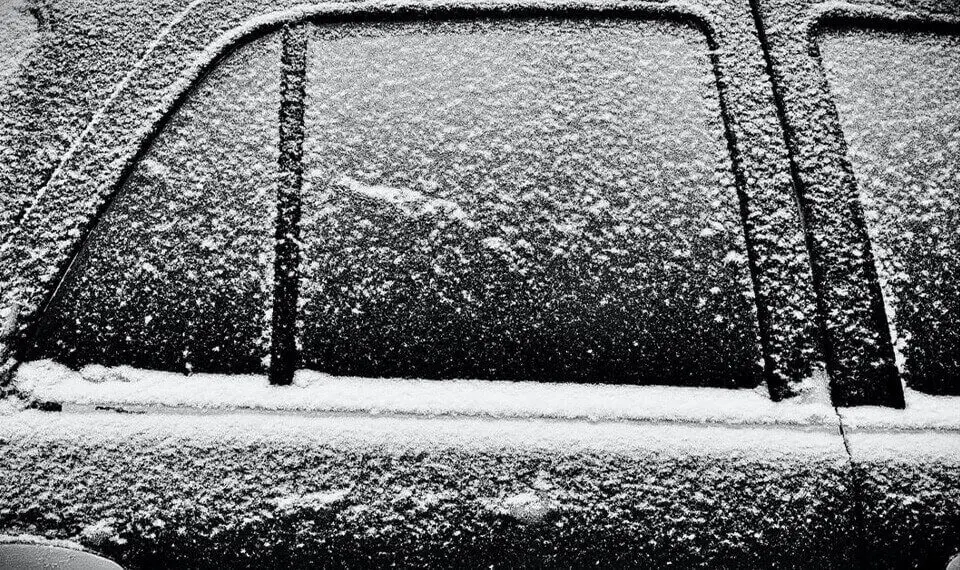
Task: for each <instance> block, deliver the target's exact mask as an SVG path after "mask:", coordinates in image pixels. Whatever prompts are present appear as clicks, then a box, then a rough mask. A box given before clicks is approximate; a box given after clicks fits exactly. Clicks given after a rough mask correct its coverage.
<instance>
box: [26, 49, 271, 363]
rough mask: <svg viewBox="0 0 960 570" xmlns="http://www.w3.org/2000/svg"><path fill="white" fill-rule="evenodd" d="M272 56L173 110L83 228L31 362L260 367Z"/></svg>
mask: <svg viewBox="0 0 960 570" xmlns="http://www.w3.org/2000/svg"><path fill="white" fill-rule="evenodd" d="M279 63H280V50H279V40H278V39H277V38H272V39H266V40H261V41H258V42H256V43H253V44H250V45H247V46H245V47H242V48H241V49H240V50H238V51H237V52H236V53H234V54H232V55H231V56H229V57H228V58H227V59H226V60H225V61H224V62H223V63H221V64H220V65H219V66H218V67H217V68H216V69H215V70H214V71H213V72H212V73H211V74H210V76H209V77H207V78H206V79H205V80H203V81H202V82H201V83H200V85H199V86H198V87H197V88H196V89H195V91H194V92H193V93H192V94H191V95H190V96H189V98H188V99H187V100H186V102H185V103H184V105H183V106H182V107H181V108H180V109H179V110H177V112H176V113H175V115H174V116H173V117H172V119H171V120H170V122H169V123H168V124H167V125H166V127H165V128H164V130H163V131H162V132H161V133H160V135H159V137H158V138H157V139H156V140H155V141H154V143H153V144H152V146H151V147H150V148H149V150H148V151H147V152H146V154H145V156H143V157H142V159H141V160H140V161H139V162H138V163H137V165H136V167H135V169H134V170H133V172H132V174H131V175H130V176H129V178H128V179H127V180H126V181H125V182H124V184H123V186H122V187H121V189H120V191H119V194H118V197H117V199H116V200H115V202H114V203H113V204H112V205H111V206H110V208H109V209H108V211H107V212H106V214H105V216H104V217H103V219H102V220H101V221H100V222H99V224H98V225H97V226H96V228H95V229H94V231H93V233H92V235H91V237H90V239H89V240H88V241H87V243H86V245H85V247H84V249H83V250H82V251H81V253H80V255H79V256H78V257H77V259H76V261H75V262H74V264H73V266H72V267H71V269H70V270H69V272H68V274H67V276H66V278H65V280H64V282H63V284H62V285H61V287H60V289H59V290H58V292H57V294H56V296H55V298H54V300H53V303H52V305H51V306H50V308H49V309H48V311H47V312H46V314H45V317H44V319H43V321H42V323H41V329H40V334H39V336H38V345H37V350H36V351H35V352H36V354H35V355H34V356H35V357H56V358H58V359H60V360H63V361H66V362H71V363H75V364H82V363H86V362H96V363H103V364H131V365H135V366H142V367H147V368H160V369H172V370H184V371H189V370H230V371H249V370H256V369H260V368H261V367H262V363H261V360H262V359H263V358H264V356H265V355H266V354H267V349H266V339H265V337H266V335H267V332H266V331H267V330H268V321H267V318H266V317H267V310H268V309H269V305H270V302H269V299H270V294H271V292H272V283H271V280H272V275H271V273H272V263H273V247H274V246H273V234H274V230H273V227H274V217H275V201H276V185H275V179H276V173H277V144H278V143H277V138H278V131H279V126H278V108H279V67H280V66H279Z"/></svg>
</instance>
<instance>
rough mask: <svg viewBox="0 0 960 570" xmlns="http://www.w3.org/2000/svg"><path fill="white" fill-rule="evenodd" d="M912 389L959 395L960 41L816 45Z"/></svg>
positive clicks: (848, 36) (905, 34) (936, 38)
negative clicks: (835, 105) (844, 140)
mask: <svg viewBox="0 0 960 570" xmlns="http://www.w3.org/2000/svg"><path fill="white" fill-rule="evenodd" d="M819 47H820V52H821V54H822V57H823V63H824V66H825V69H826V73H827V77H828V79H829V82H830V88H831V91H832V93H833V95H834V97H835V100H836V104H837V108H838V111H839V115H840V122H841V125H842V127H843V133H844V137H845V139H846V142H847V145H848V156H849V159H850V161H851V163H852V166H853V170H854V174H855V176H856V179H857V183H858V187H859V191H860V200H861V203H862V206H863V210H864V215H865V219H866V225H867V230H868V232H869V235H870V239H871V242H872V248H873V254H874V256H875V258H876V261H877V268H878V274H879V277H880V281H881V287H882V289H883V294H884V298H885V301H886V303H887V307H888V315H889V316H890V317H891V318H890V320H891V323H892V328H893V330H892V333H893V336H894V342H895V346H896V349H897V352H898V357H899V360H900V365H901V367H902V369H903V371H904V372H905V375H906V377H907V381H908V383H910V384H912V385H914V386H915V387H918V388H921V389H924V390H929V391H932V392H952V393H960V382H958V381H957V378H960V267H958V255H957V254H958V251H960V237H958V236H960V234H958V232H957V229H958V228H960V194H958V192H960V63H958V62H960V35H957V34H956V33H939V32H937V33H934V32H928V31H923V30H895V29H867V28H850V27H832V28H830V29H827V30H825V31H824V32H823V33H822V34H821V35H820V37H819Z"/></svg>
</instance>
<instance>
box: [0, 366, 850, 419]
mask: <svg viewBox="0 0 960 570" xmlns="http://www.w3.org/2000/svg"><path fill="white" fill-rule="evenodd" d="M809 384H810V387H809V390H808V392H807V394H806V395H803V396H800V397H798V398H793V399H791V400H788V401H784V402H773V401H771V400H770V398H769V396H768V394H767V391H766V388H765V387H764V386H761V387H759V388H757V389H752V390H750V389H741V390H731V389H723V388H688V387H676V386H633V385H619V386H618V385H600V384H552V383H536V382H509V381H490V380H443V381H437V380H419V379H400V378H355V377H336V376H330V375H327V374H322V373H318V372H312V371H306V370H303V371H300V372H298V373H297V375H296V377H295V380H294V384H293V385H292V386H287V387H281V386H272V385H270V384H269V382H268V380H267V377H266V376H265V375H226V374H194V375H191V376H183V375H181V374H177V373H172V372H158V371H150V370H141V369H136V368H132V367H128V366H119V367H113V368H108V367H104V366H98V365H89V366H86V367H84V368H82V369H81V370H79V371H76V370H71V369H69V368H67V367H66V366H63V365H61V364H57V363H55V362H53V361H49V360H41V361H35V362H27V363H24V364H22V365H21V366H20V368H19V370H18V372H17V374H16V376H15V378H14V380H13V387H14V388H15V390H16V391H17V392H18V393H19V394H20V395H21V396H22V397H24V398H25V399H27V400H32V401H42V402H58V403H60V404H62V405H63V406H64V409H68V410H69V407H70V406H94V407H108V408H123V409H125V410H130V411H135V410H144V409H153V408H171V407H172V408H180V409H196V410H203V411H224V412H229V411H234V410H256V411H269V412H301V413H304V412H305V413H363V414H372V415H420V416H465V417H488V418H548V419H576V420H588V421H641V422H644V421H648V422H679V423H723V424H733V425H795V426H835V425H836V424H837V421H838V419H837V415H836V412H835V410H834V409H833V407H832V406H831V405H830V403H829V399H828V396H827V394H828V391H827V387H826V377H825V376H823V375H821V376H817V377H814V378H812V379H811V380H810V381H809Z"/></svg>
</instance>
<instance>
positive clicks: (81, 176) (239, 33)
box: [0, 0, 815, 395]
mask: <svg viewBox="0 0 960 570" xmlns="http://www.w3.org/2000/svg"><path fill="white" fill-rule="evenodd" d="M446 5H449V4H446ZM444 6H445V4H444V3H443V2H436V3H430V4H429V6H426V5H420V4H419V3H399V4H390V5H389V6H387V9H388V10H400V11H412V12H417V11H423V12H424V13H426V12H429V11H431V10H441V11H442V10H443V9H444ZM476 6H477V7H479V8H490V9H495V10H503V11H505V12H509V11H510V10H513V9H515V8H516V6H515V5H513V4H510V3H505V2H479V3H477V4H476ZM542 7H543V8H544V9H545V10H550V9H553V8H556V7H558V5H557V4H556V3H552V2H546V3H543V5H542ZM582 7H583V8H584V9H587V10H588V11H591V12H593V11H597V12H598V13H599V12H602V11H603V10H606V9H609V8H617V9H620V10H627V11H631V12H632V11H636V12H637V13H642V14H645V15H663V14H675V13H678V12H683V13H686V12H688V11H692V12H693V13H695V14H697V15H698V16H700V17H704V18H706V19H708V20H709V21H710V22H709V23H710V24H711V25H712V26H713V27H715V28H723V30H724V33H722V34H719V35H718V36H717V37H722V38H723V41H724V42H727V45H725V46H724V49H721V50H719V51H717V52H715V53H712V54H711V57H713V56H716V57H718V58H719V59H720V60H721V67H722V68H723V71H724V73H725V74H726V78H727V80H728V81H727V84H728V85H734V86H745V87H744V89H742V90H739V87H738V88H737V89H734V90H733V91H732V92H731V93H729V94H728V96H729V100H728V101H727V103H728V104H729V105H730V108H732V109H735V110H736V109H738V110H739V111H737V112H738V113H742V117H743V118H744V120H742V121H737V122H735V123H733V124H731V125H730V128H731V129H732V131H733V133H734V134H736V135H737V137H738V138H739V140H741V141H743V140H748V139H751V138H752V139H753V140H754V142H759V141H761V140H762V141H764V142H763V144H764V145H765V148H764V152H763V156H762V157H760V156H759V155H756V156H755V153H753V152H742V153H741V156H742V159H743V168H744V173H745V181H746V182H745V184H746V187H745V190H744V191H745V192H746V194H747V195H748V198H749V200H748V203H747V206H748V210H749V211H748V216H749V218H750V219H751V225H750V228H749V230H748V231H749V232H752V233H753V235H754V237H755V238H756V241H755V244H754V245H755V247H756V249H755V251H756V252H757V256H756V259H755V262H756V263H757V264H758V265H757V267H759V268H760V269H759V270H760V274H759V275H757V276H756V286H757V287H758V290H757V294H756V297H754V292H753V291H752V290H751V289H752V287H751V284H750V283H747V282H744V283H741V284H742V285H743V286H744V288H743V289H742V291H741V292H742V294H743V295H744V297H745V299H746V301H745V302H746V305H745V306H744V308H746V309H748V310H744V311H737V314H738V315H742V316H743V318H742V320H741V321H740V324H743V323H745V322H746V323H749V322H750V320H751V318H748V316H749V313H750V311H749V308H750V307H752V304H753V299H754V298H756V299H757V300H758V302H759V303H760V304H761V306H762V307H766V306H767V304H768V303H769V304H770V307H772V309H771V311H770V315H771V319H772V321H771V322H773V323H775V324H776V326H772V327H771V330H770V331H769V332H770V335H769V337H768V338H769V339H770V340H769V347H768V355H767V362H766V365H767V367H768V369H769V370H771V371H772V374H773V376H772V377H771V379H772V380H775V381H776V382H777V384H776V385H777V386H782V387H781V388H775V389H776V390H779V392H778V393H779V394H780V395H785V394H789V393H790V392H791V390H790V388H789V387H788V384H789V383H790V382H795V381H797V380H798V379H800V378H802V377H803V376H805V375H806V372H807V369H808V368H809V365H810V363H811V361H813V360H815V354H814V353H813V352H814V349H813V342H812V340H811V338H810V336H809V334H808V333H809V332H810V322H809V315H810V314H812V311H810V310H808V309H810V307H812V304H811V302H810V301H811V299H812V297H811V296H810V287H809V282H808V281H809V280H808V275H807V274H806V267H807V265H806V261H805V254H804V252H803V243H802V236H801V234H800V233H799V223H798V220H797V219H796V217H795V216H793V215H792V214H791V212H792V210H791V208H792V205H791V198H790V196H789V192H788V191H785V190H788V186H789V185H788V184H787V185H784V179H783V174H784V173H785V172H786V168H785V165H786V163H785V161H784V160H783V149H782V148H780V147H779V146H778V143H777V139H776V137H770V136H769V133H771V132H773V131H775V130H776V118H775V116H774V115H773V114H772V113H770V112H768V110H765V108H764V107H763V106H762V105H757V104H756V103H757V100H758V99H757V97H760V96H759V94H760V93H762V92H764V91H763V89H762V88H761V86H765V85H766V84H765V83H764V79H763V78H762V76H761V74H760V73H758V70H759V69H760V67H759V66H758V65H756V64H757V62H758V61H759V60H758V59H757V57H758V53H757V51H756V50H755V46H753V45H752V44H750V42H749V41H746V39H749V38H752V35H751V34H752V31H751V30H750V27H749V26H745V25H742V23H741V20H742V18H741V17H740V16H742V14H741V12H742V11H743V7H742V6H731V5H726V4H723V3H720V2H712V3H711V5H710V7H709V9H708V8H705V7H703V6H700V7H691V6H680V7H678V6H673V5H663V6H660V5H652V4H651V5H647V4H644V5H642V6H633V5H626V4H622V3H617V2H610V3H597V4H591V5H589V6H582ZM382 8H384V5H383V4H380V3H377V2H358V3H350V4H339V3H321V4H315V5H310V6H304V5H297V4H295V3H286V4H285V3H266V2H255V1H251V2H245V3H243V4H229V5H225V4H221V3H219V2H217V1H213V0H210V1H208V2H203V1H199V0H195V1H192V2H186V1H183V2H180V1H178V2H165V3H149V2H145V3H137V4H131V5H130V6H126V7H124V9H122V10H117V9H116V7H115V6H114V5H113V4H112V3H90V2H77V1H66V0H65V1H64V2H58V3H56V4H53V5H44V11H43V14H42V16H43V19H44V22H45V26H46V25H49V26H50V27H51V28H52V29H56V30H57V34H50V35H45V36H44V43H43V44H42V45H41V46H40V47H39V48H38V51H37V52H36V54H35V57H36V65H35V66H34V69H35V70H36V72H37V73H36V74H35V75H32V76H31V77H30V78H29V79H30V83H29V85H25V86H24V87H25V88H24V90H23V91H22V92H20V93H19V94H18V95H17V96H16V97H15V99H16V100H14V101H12V102H11V103H10V105H8V106H6V107H5V108H4V113H3V114H2V116H3V120H4V121H5V123H4V128H3V129H0V132H2V134H0V136H2V137H3V143H2V147H3V152H2V153H0V154H3V157H2V161H0V182H2V184H3V185H4V188H5V190H6V191H5V193H4V195H3V200H4V207H3V208H0V212H2V213H0V216H2V218H0V231H2V233H3V234H4V236H5V239H6V244H5V245H4V247H3V248H2V252H0V255H2V263H3V264H4V265H10V266H17V267H21V268H22V271H20V272H18V273H17V274H15V275H4V277H3V280H4V282H3V286H2V290H3V291H4V304H5V305H13V304H16V305H18V306H20V307H22V310H21V311H20V315H21V319H20V321H19V322H18V323H17V326H18V327H23V326H26V325H27V324H29V322H30V320H31V319H32V317H33V316H34V315H35V314H36V310H37V307H38V305H39V303H40V302H41V301H40V300H41V299H43V298H45V297H46V295H47V294H48V293H49V292H50V289H52V288H54V287H56V286H57V284H58V282H59V275H58V269H57V268H59V267H64V266H65V265H67V260H66V259H65V256H66V255H68V253H69V252H70V251H71V250H72V247H73V246H74V245H75V244H76V242H77V239H78V238H79V236H82V235H83V234H84V231H85V230H84V228H85V227H86V225H87V223H88V222H89V220H90V219H91V217H92V216H93V215H94V212H96V211H98V209H99V208H100V205H101V204H102V203H103V201H104V199H105V198H107V197H108V196H109V194H110V191H111V188H112V187H113V185H114V184H115V183H116V181H117V178H118V177H119V174H120V172H121V169H122V167H123V166H124V165H125V164H126V163H127V161H129V160H131V159H132V158H133V157H134V156H135V154H136V152H137V150H138V149H139V148H140V145H141V143H142V142H143V139H144V137H145V136H147V135H148V134H149V133H151V131H152V130H153V129H155V128H156V126H157V124H158V123H157V121H158V120H159V118H160V117H162V115H163V114H164V112H165V110H166V109H167V108H168V107H169V105H170V104H171V103H172V102H173V101H175V100H176V99H177V96H178V94H179V93H181V92H183V91H184V90H186V89H187V88H188V87H189V86H190V85H191V83H192V82H193V81H194V80H196V79H197V78H198V77H199V76H201V75H202V74H203V73H204V72H205V70H206V65H207V64H208V63H210V62H211V61H212V60H213V59H214V58H216V57H218V56H220V55H222V54H225V53H227V52H229V51H231V49H232V48H231V46H232V44H233V43H235V42H237V41H238V40H241V39H243V38H245V37H247V36H249V35H250V34H251V33H252V32H257V31H262V30H266V29H269V28H270V27H271V26H274V25H276V24H278V23H281V22H284V21H288V20H291V19H301V18H306V17H312V16H318V15H325V14H327V15H328V14H343V13H357V12H363V11H370V10H377V9H382ZM668 19H671V18H668ZM91 21H96V22H98V24H99V27H97V28H92V27H91V26H90V25H89V24H88V23H89V22H91ZM665 25H666V26H667V27H675V26H674V25H673V24H665ZM708 27H709V26H708ZM690 32H692V35H693V36H696V38H695V42H696V43H701V42H702V40H703V38H702V36H701V35H700V32H699V31H697V30H688V33H690ZM734 53H735V54H736V57H735V58H734V57H733V56H729V57H728V55H727V54H734ZM704 55H706V53H705V51H703V52H700V57H703V56H704ZM744 57H747V58H752V59H753V61H754V64H752V65H747V66H741V65H739V64H738V65H730V63H732V61H733V60H734V59H736V60H737V61H740V60H741V59H742V58H744ZM727 59H730V61H726V60H727ZM709 66H710V64H709V63H705V65H704V66H702V67H700V68H699V70H698V73H701V72H703V71H705V70H709ZM701 77H702V79H703V80H704V82H705V83H706V84H705V85H703V86H699V87H697V89H698V90H700V89H704V90H707V91H708V92H710V91H709V90H710V88H711V87H712V86H713V85H714V82H715V77H711V76H710V74H709V73H706V74H702V75H701ZM734 91H735V92H734ZM760 98H761V99H762V97H760ZM565 105H566V103H564V102H556V103H555V104H553V105H551V106H550V109H552V110H554V111H555V112H560V111H557V110H558V109H559V110H561V111H562V110H563V109H565V108H566V109H569V108H570V106H569V105H566V106H565ZM710 105H715V103H710V102H709V101H708V108H707V110H708V111H710V110H711V109H709V106H710ZM7 109H13V110H15V111H14V112H11V113H7V112H6V110H7ZM17 109H31V112H30V113H28V114H24V113H21V112H19V111H16V110H17ZM611 116H615V115H613V114H610V113H604V112H601V113H597V114H596V115H595V116H593V118H595V119H596V120H597V121H600V122H602V121H608V120H610V117H611ZM716 119H717V117H716V116H714V117H713V119H712V120H714V121H716ZM711 128H715V126H714V127H711ZM771 129H772V130H771ZM717 132H718V131H716V130H714V132H713V133H712V134H713V135H716V134H717ZM757 137H760V138H757ZM566 142H567V143H570V144H572V143H573V142H574V141H573V140H572V139H570V140H569V141H566ZM741 144H742V143H741ZM721 145H722V142H721ZM780 146H782V145H780ZM465 148H469V146H468V147H465ZM508 148H509V147H506V146H505V147H504V150H508ZM718 156H719V155H718ZM772 157H773V159H772V160H771V158H772ZM724 158H727V157H724ZM51 172H52V176H50V178H49V179H47V175H48V174H49V173H51ZM353 178H354V179H356V180H361V179H362V177H357V176H355V177H353ZM726 182H728V181H725V182H724V183H726ZM375 185H377V184H375ZM379 185H383V184H379ZM386 185H387V186H391V185H389V184H386ZM393 186H394V187H398V188H409V187H410V186H406V185H393ZM418 191H420V189H419V188H418ZM424 195H428V193H426V192H424ZM456 202H457V203H458V204H460V202H459V201H456ZM607 204H610V205H613V206H614V208H613V210H614V211H615V210H616V203H615V201H610V200H604V199H597V200H592V201H591V202H590V203H589V204H586V205H585V210H586V211H589V212H592V213H593V214H592V215H606V213H608V212H609V211H610V210H611V208H610V206H609V205H607ZM714 204H715V205H714ZM722 204H723V202H722V201H721V202H717V201H713V202H711V205H713V206H712V207H721V206H722ZM461 207H462V208H464V211H467V208H466V206H463V205H461ZM728 211H729V210H728ZM21 214H24V215H23V216H22V220H21V223H20V225H19V226H18V229H17V231H16V232H15V233H13V234H11V233H9V231H8V228H10V227H12V226H11V225H10V224H12V223H13V221H14V220H16V219H18V218H19V217H21ZM676 219H678V218H677V217H671V222H672V221H674V220H676ZM713 226H714V224H710V227H713ZM569 227H570V228H572V229H573V231H574V233H575V232H576V231H578V230H577V229H576V228H575V227H574V226H572V225H570V226H569ZM725 228H726V229H725V231H724V232H719V233H714V234H712V236H702V237H701V238H700V239H707V238H711V237H712V238H717V237H718V236H719V237H723V236H726V235H738V230H737V225H736V223H734V224H733V227H729V226H725ZM698 229H699V230H702V229H703V228H695V229H694V230H693V232H694V233H695V235H696V236H698V237H699V233H700V232H699V231H697V230H698ZM707 233H710V232H707ZM482 237H488V236H487V235H486V234H484V235H483V236H482ZM502 239H504V242H505V243H507V244H508V245H509V246H511V247H513V248H519V249H524V248H526V247H527V245H528V244H532V245H534V246H535V245H536V242H534V241H532V240H525V239H523V238H522V237H521V238H520V239H516V240H509V239H507V238H506V237H502ZM478 241H479V240H478ZM213 245H215V246H218V247H222V246H223V244H222V243H220V244H216V243H215V244H213ZM605 249H609V250H610V251H629V250H626V249H625V248H616V247H614V248H605ZM674 249H675V250H677V251H685V250H684V249H683V248H674ZM674 249H671V250H670V251H674ZM210 251H221V250H219V249H218V250H210ZM550 251H551V253H552V252H559V253H558V255H560V256H563V255H569V252H567V253H564V251H566V250H563V249H562V248H553V249H551V250H550ZM609 256H610V254H609V253H607V252H604V253H603V254H602V255H601V256H598V258H597V259H598V260H600V261H602V262H603V263H608V262H609V261H608V260H606V259H604V258H606V257H609ZM515 257H517V258H519V259H522V258H523V256H515ZM676 259H677V260H681V261H682V260H688V259H690V257H688V256H686V255H684V256H680V257H677V258H676ZM154 266H155V267H157V269H158V270H159V271H161V272H162V270H163V268H162V267H161V266H156V265H154ZM774 268H780V269H784V271H780V270H776V271H774V270H773V269H774ZM434 269H438V270H439V271H441V272H442V271H446V268H444V267H443V266H441V265H436V266H434V267H432V268H431V270H434ZM520 269H521V270H522V269H524V268H522V267H521V268H520ZM738 271H740V274H739V276H734V277H733V278H732V279H731V281H734V282H738V283H739V282H742V281H744V279H743V278H744V277H746V276H747V274H746V271H745V268H742V267H741V268H739V270H738ZM188 277H189V278H191V279H192V278H193V277H190V275H189V273H188ZM725 291H727V292H729V291H730V290H726V289H725ZM784 307H789V308H790V310H785V309H784ZM798 307H799V308H800V309H801V310H800V311H799V312H798V311H797V308H798ZM7 309H9V307H8V306H5V307H4V310H5V311H6V310H7ZM354 309H357V307H350V312H351V313H353V310H354ZM709 309H710V307H709V306H708V307H706V310H709ZM268 311H269V308H266V309H265V312H268ZM797 315H800V316H799V317H798V316H797ZM140 316H141V317H144V320H146V319H145V317H146V315H140ZM675 320H676V321H678V322H683V321H684V319H683V318H678V319H675ZM160 321H161V319H160V316H158V315H154V318H153V319H152V320H151V323H150V324H151V325H153V324H156V323H158V322H160ZM715 321H716V319H713V320H710V319H707V320H706V322H707V323H713V322H715ZM729 322H730V321H727V320H726V319H724V323H729ZM711 326H713V325H711ZM743 332H745V333H748V334H746V336H744V337H742V338H738V339H737V340H736V342H738V343H741V347H748V346H749V345H750V344H751V342H752V343H755V341H756V337H755V334H754V331H750V330H744V331H743ZM748 340H749V341H748ZM741 341H742V342H741ZM210 348H211V349H212V348H216V347H215V346H214V347H210ZM220 348H221V350H222V349H223V348H224V347H220ZM588 350H589V349H588ZM750 350H754V348H753V347H750ZM594 352H596V351H594ZM586 354H590V353H589V352H585V353H584V354H582V355H580V358H592V357H587V356H586ZM187 356H190V355H189V354H188V355H187ZM753 356H756V355H752V357H751V358H744V359H742V362H741V363H742V364H743V366H744V367H746V366H748V364H746V363H748V362H749V363H750V364H749V367H750V368H749V374H750V381H751V382H755V381H756V376H755V369H754V367H753V363H755V362H756V360H757V359H756V358H754V357H753ZM170 360H172V361H174V362H175V364H173V365H171V366H170V367H171V368H181V367H182V368H185V369H189V368H194V369H204V368H205V367H204V366H203V363H201V362H194V360H195V359H193V358H189V359H187V358H180V359H176V358H170ZM476 375H479V374H476ZM722 376H723V374H707V375H704V376H703V377H704V378H719V377H722Z"/></svg>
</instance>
